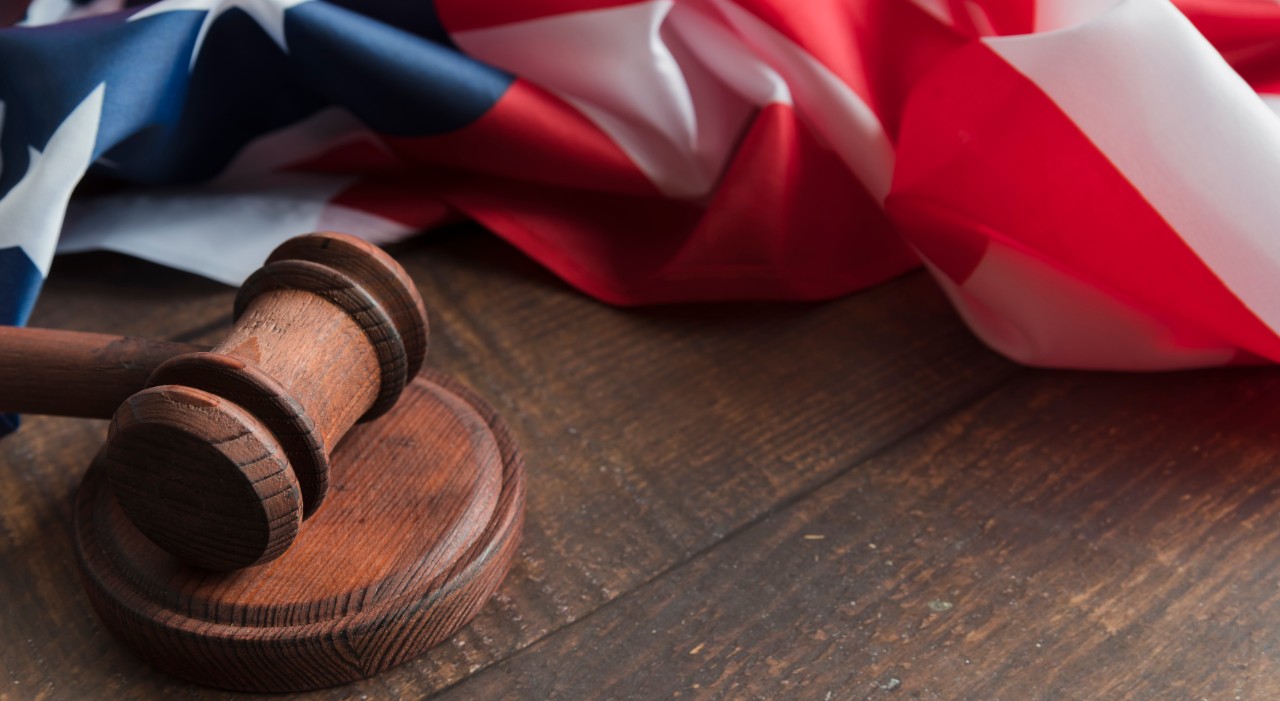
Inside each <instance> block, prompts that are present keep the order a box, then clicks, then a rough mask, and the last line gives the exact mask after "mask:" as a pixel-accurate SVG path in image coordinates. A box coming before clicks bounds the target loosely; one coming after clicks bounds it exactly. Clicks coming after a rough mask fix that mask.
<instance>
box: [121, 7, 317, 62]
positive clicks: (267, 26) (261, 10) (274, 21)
mask: <svg viewBox="0 0 1280 701" xmlns="http://www.w3.org/2000/svg"><path fill="white" fill-rule="evenodd" d="M304 2H307V0H161V2H158V3H156V4H154V5H150V6H148V7H146V8H145V9H143V10H142V11H141V12H139V13H137V14H135V15H133V16H132V17H130V18H129V21H130V22H136V21H137V20H140V19H143V18H145V17H152V16H154V15H158V14H162V13H165V12H182V11H204V12H206V13H207V14H206V15H205V18H204V22H203V23H201V25H200V33H199V34H198V35H196V44H195V46H194V47H193V48H192V50H191V63H190V64H188V66H187V68H188V70H190V69H191V68H194V67H195V65H196V57H197V56H199V55H200V47H202V46H204V38H205V35H207V34H208V33H209V27H210V26H211V25H212V24H213V23H214V21H215V20H217V19H218V16H219V15H221V14H222V13H224V12H226V11H227V10H230V9H232V8H239V9H241V10H243V11H244V12H245V14H247V15H249V16H250V17H252V18H253V21H255V22H257V23H258V26H259V27H261V28H262V31H264V32H266V33H267V36H269V37H271V39H272V40H273V41H275V43H276V45H278V46H279V47H280V48H281V50H283V51H285V52H288V50H289V47H288V46H286V45H285V41H284V13H285V12H286V11H287V10H288V9H289V8H291V7H295V6H297V5H301V4H302V3H304Z"/></svg>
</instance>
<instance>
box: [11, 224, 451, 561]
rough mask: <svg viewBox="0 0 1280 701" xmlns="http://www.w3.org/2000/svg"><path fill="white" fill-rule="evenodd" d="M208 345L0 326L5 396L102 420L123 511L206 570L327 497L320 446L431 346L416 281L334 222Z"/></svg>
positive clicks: (269, 278)
mask: <svg viewBox="0 0 1280 701" xmlns="http://www.w3.org/2000/svg"><path fill="white" fill-rule="evenodd" d="M234 319H235V323H234V326H233V328H232V329H231V332H230V333H229V334H228V335H227V337H226V338H225V339H223V340H222V342H220V343H219V344H217V345H216V346H214V347H213V348H212V349H206V348H203V347H198V346H192V345H187V344H182V343H170V342H162V341H145V340H141V339H134V338H123V337H119V336H109V335H103V334H93V333H80V332H74V331H53V330H43V329H32V328H12V327H0V411H9V412H18V413H29V414H53V415H60V416H81V417H97V418H109V419H111V423H110V427H109V430H108V434H107V441H106V444H105V445H104V446H103V447H102V450H101V451H100V452H99V454H98V457H97V458H96V459H97V460H98V461H101V463H102V464H103V465H104V466H105V469H106V473H107V476H108V481H109V484H110V485H111V488H112V490H113V492H114V494H115V497H116V499H117V501H118V502H119V504H120V507H121V510H122V511H123V512H124V514H125V515H126V516H127V517H128V518H129V520H130V521H132V522H133V524H134V525H135V526H136V527H137V528H138V530H139V531H141V532H142V533H143V534H144V535H146V536H147V537H148V538H150V539H151V540H152V541H153V542H154V543H155V544H156V545H158V546H160V547H161V548H163V549H164V550H166V551H168V552H169V553H170V554H172V555H173V556H174V557H176V558H178V559H179V560H181V561H183V562H186V563H188V564H190V565H194V566H197V567H202V568H205V569H210V570H232V569H238V568H242V567H248V566H251V565H256V564H261V563H265V562H268V561H270V560H273V559H275V558H276V557H278V556H280V555H281V554H282V553H284V552H285V550H286V549H287V548H288V547H289V545H290V544H291V543H292V542H293V540H294V538H295V537H296V535H297V533H298V529H299V526H300V524H301V521H302V520H303V519H304V518H306V517H308V516H310V515H311V514H313V513H314V512H315V511H316V509H318V508H319V507H320V505H321V503H322V502H323V501H324V497H325V492H326V490H327V487H328V476H329V456H330V455H331V454H332V452H333V449H334V446H335V445H337V443H338V441H339V440H341V439H342V437H343V436H344V435H345V434H346V433H347V431H348V430H349V429H350V428H351V427H352V426H353V425H354V424H355V423H356V422H357V421H362V420H370V419H374V418H376V417H378V416H379V415H381V414H382V413H384V412H386V411H387V410H388V409H390V408H391V407H392V406H393V405H394V404H395V402H396V400H397V399H398V398H399V396H400V392H401V390H403V389H404V387H405V385H406V384H407V382H408V381H409V380H410V379H412V378H413V377H414V376H415V375H417V373H418V371H419V369H421V367H422V362H423V360H424V358H425V357H426V353H427V345H428V323H427V315H426V310H425V308H424V307H423V303H422V298H421V296H420V295H419V294H418V291H417V288H416V287H415V286H414V284H413V282H412V281H411V280H410V279H409V276H408V275H407V274H406V273H405V271H404V269H403V268H401V267H400V266H399V265H398V264H397V263H396V262H395V261H394V260H392V259H391V257H390V256H388V255H387V254H386V253H384V252H383V251H382V250H381V249H379V248H377V247H376V246H373V245H371V244H368V243H366V242H364V241H361V240H359V239H356V238H353V237H350V236H346V235H343V234H335V233H317V234H309V235H307V236H300V237H297V238H294V239H290V240H289V241H286V242H285V243H283V244H281V245H280V246H279V247H278V248H276V249H275V251H274V252H272V253H271V255H270V257H268V258H267V261H266V264H265V265H264V266H263V267H262V268H260V269H259V270H258V271H257V272H255V273H254V274H253V275H252V276H250V277H249V278H248V280H246V281H245V283H244V285H243V286H241V288H240V290H239V292H238V293H237V295H236V298H235V307H234Z"/></svg>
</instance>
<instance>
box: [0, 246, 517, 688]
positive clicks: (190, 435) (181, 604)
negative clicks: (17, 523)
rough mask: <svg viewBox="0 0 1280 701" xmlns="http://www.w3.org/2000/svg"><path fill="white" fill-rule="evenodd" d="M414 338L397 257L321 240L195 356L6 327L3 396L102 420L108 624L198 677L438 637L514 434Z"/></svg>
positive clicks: (248, 683)
mask: <svg viewBox="0 0 1280 701" xmlns="http://www.w3.org/2000/svg"><path fill="white" fill-rule="evenodd" d="M426 347H427V326H426V317H425V313H424V312H423V310H422V302H421V299H420V298H419V297H418V295H417V293H416V290H415V289H414V288H413V285H412V283H411V282H410V281H409V280H408V278H407V276H405V274H404V272H403V270H401V269H400V268H399V266H398V265H396V264H395V263H394V261H392V260H391V259H390V258H388V257H387V256H386V255H385V254H384V253H382V252H381V251H380V250H379V249H377V248H374V247H372V246H368V245H367V244H364V243H363V242H360V241H358V240H356V239H352V238H350V237H345V236H341V235H336V234H313V235H311V236H307V237H301V238H298V239H294V240H292V241H290V242H287V243H285V244H284V245H282V246H281V247H280V248H279V249H277V250H276V251H275V252H274V253H273V254H272V256H271V257H270V258H269V259H268V261H267V265H266V266H264V268H263V269H262V270H260V271H259V272H258V273H255V275H254V276H252V277H251V278H250V279H249V280H248V281H247V282H246V284H245V286H244V287H243V288H242V289H241V291H240V294H239V295H238V297H237V300H236V325H235V328H234V329H233V330H232V332H231V334H230V335H229V336H228V337H227V339H225V340H224V341H223V342H222V343H220V344H218V345H217V346H215V347H214V348H213V349H212V350H211V351H206V350H204V349H199V348H194V347H190V346H184V345H182V344H169V343H155V342H145V341H139V340H136V339H121V338H115V337H106V336H100V335H96V334H75V333H70V332H50V331H40V330H34V329H0V410H6V411H21V412H26V413H52V414H62V415H81V416H103V417H106V416H111V417H112V423H111V427H110V431H109V434H108V440H107V443H106V445H104V447H103V449H102V450H101V451H100V452H99V454H98V456H97V458H96V459H95V460H94V463H93V465H92V466H91V467H90V469H89V470H88V472H87V473H86V475H85V477H84V480H83V482H82V484H81V487H80V491H79V494H78V497H77V509H76V527H75V531H76V536H77V546H78V548H77V551H78V554H79V561H80V566H81V572H82V574H83V578H84V582H85V585H86V589H87V591H88V592H89V596H90V599H91V600H92V602H93V604H94V606H95V608H96V609H97V611H98V613H99V614H100V615H101V617H102V619H103V621H104V622H105V623H106V624H107V625H108V627H109V628H111V629H112V630H113V632H115V634H116V635H117V636H118V637H120V638H121V639H122V640H124V641H125V642H126V643H128V644H129V645H130V646H131V647H133V648H134V650H135V651H136V652H137V653H138V654H139V655H140V656H142V657H143V658H145V659H147V660H149V661H150V662H152V663H153V664H155V665H156V666H158V667H161V668H163V669H165V670H168V671H170V672H172V673H174V674H177V675H179V676H182V677H185V678H188V679H191V680H193V681H197V682H200V683H204V684H209V685H213V686H220V687H225V688H232V689H240V690H254V691H291V690H301V689H309V688H316V687H320V686H328V685H333V684H339V683H343V682H347V681H351V680H354V679H358V678H362V677H366V676H369V675H371V674H374V673H376V672H378V671H380V670H382V669H385V668H387V667H389V666H391V665H394V664H397V663H399V662H401V661H404V660H406V659H409V658H411V657H414V656H416V655H418V654H420V653H421V652H423V651H424V650H426V649H427V648H428V647H430V646H431V645H434V644H435V643H437V642H439V641H440V640H442V639H444V638H445V637H447V636H448V635H450V634H452V633H453V632H454V631H455V630H457V629H458V628H459V627H461V626H462V625H464V624H465V623H466V622H468V621H469V620H470V619H471V617H472V616H473V615H474V614H475V612H476V611H477V610H478V609H479V607H480V606H481V605H482V604H483V603H484V602H485V601H486V600H487V599H488V597H489V596H490V595H491V594H492V592H493V591H494V590H495V589H496V588H497V586H498V584H499V583H500V582H501V580H502V577H503V576H504V575H505V573H506V571H507V569H508V568H509V566H510V562H511V558H512V556H513V555H514V551H515V546H516V543H517V541H518V537H519V530H520V526H521V522H522V518H523V502H524V468H523V462H522V460H521V458H520V455H519V452H518V450H517V449H516V446H515V444H514V442H513V441H512V439H511V436H510V434H509V432H508V431H507V429H506V428H505V426H504V425H503V423H502V421H501V419H500V418H499V417H498V416H497V415H496V414H495V413H494V412H493V411H492V410H491V409H490V408H489V407H488V406H487V405H486V404H485V402H484V401H483V400H481V399H480V398H479V397H477V396H476V395H475V394H474V393H472V392H470V391H469V390H467V389H466V388H464V387H462V386H460V385H458V384H457V383H456V382H454V381H453V380H451V379H449V378H447V377H445V376H442V375H440V374H438V373H434V372H427V373H424V374H423V376H421V377H417V378H416V379H411V378H414V376H415V375H417V374H418V371H419V368H420V367H421V364H422V360H423V357H424V355H425V352H426ZM33 359H38V360H39V363H38V364H36V363H33V362H32V360H33ZM86 380H92V381H91V382H86ZM147 385H150V386H147ZM53 387H61V388H62V391H49V390H50V388H53ZM397 398H399V399H400V401H399V402H398V403H397V401H396V400H397ZM379 415H381V418H379V419H378V420H377V421H372V422H368V423H362V424H360V425H358V426H355V427H354V428H352V426H353V424H355V423H356V421H357V420H359V419H361V418H365V419H368V418H373V417H377V416H379ZM344 435H345V438H343V436H344ZM340 441H341V442H340ZM326 495H327V496H326ZM322 501H323V502H324V508H323V509H319V508H318V507H319V506H320V504H321V502H322ZM304 517H306V520H305V521H303V520H302V519H303V518H304ZM295 541H296V542H295ZM290 543H292V546H290ZM249 565H252V566H249ZM246 566H248V567H247V568H246V569H236V568H241V567H246ZM219 570H221V571H219Z"/></svg>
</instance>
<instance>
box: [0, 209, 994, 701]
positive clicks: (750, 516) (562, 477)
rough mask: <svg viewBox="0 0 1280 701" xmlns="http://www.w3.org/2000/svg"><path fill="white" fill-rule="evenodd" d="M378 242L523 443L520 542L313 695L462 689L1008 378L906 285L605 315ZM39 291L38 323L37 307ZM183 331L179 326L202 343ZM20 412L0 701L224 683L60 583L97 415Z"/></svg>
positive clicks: (451, 241) (942, 307) (448, 352)
mask: <svg viewBox="0 0 1280 701" xmlns="http://www.w3.org/2000/svg"><path fill="white" fill-rule="evenodd" d="M396 255H397V258H398V260H400V261H401V262H402V263H403V264H405V266H406V268H407V269H408V271H409V273H410V275H411V276H412V277H413V279H414V280H415V281H416V282H417V284H418V285H419V287H420V289H421V291H422V293H423V295H424V296H425V297H426V298H428V299H430V300H431V303H432V311H433V315H434V319H433V329H432V331H433V334H434V338H433V344H432V365H433V366H435V367H438V368H441V369H443V370H445V371H447V372H449V373H450V374H453V375H456V376H459V377H461V378H462V379H463V380H464V381H466V382H467V383H468V384H470V385H472V386H474V387H476V389H477V390H478V391H479V392H480V393H481V394H482V395H484V396H485V397H487V398H489V399H490V400H491V401H493V402H494V404H495V407H496V409H497V411H498V412H500V413H501V414H502V415H503V416H505V417H506V418H507V419H508V421H509V422H510V423H511V424H512V429H513V432H514V433H515V435H516V437H517V439H518V441H519V442H520V444H521V445H523V446H524V447H525V449H526V454H527V457H528V459H529V462H530V465H531V473H530V475H529V477H530V482H529V499H528V517H527V522H526V528H525V539H524V541H523V543H524V544H523V545H522V546H521V548H520V554H519V556H518V557H517V558H516V560H515V563H514V565H513V569H512V573H511V575H510V576H509V577H508V579H507V581H506V583H505V584H504V585H503V587H502V588H501V589H500V590H499V592H498V594H497V596H496V598H495V600H494V602H493V603H492V604H491V605H490V606H488V607H487V608H486V609H485V610H483V611H482V612H481V613H480V615H479V616H477V618H476V620H475V621H474V622H473V623H472V624H471V625H470V626H468V627H467V628H466V629H464V630H463V631H462V632H461V633H459V634H458V635H455V636H453V638H451V639H450V641H449V642H448V643H447V644H445V645H443V646H440V647H438V648H436V649H435V650H433V651H432V652H431V653H430V654H429V655H426V656H424V657H421V658H418V659H415V660H413V661H410V662H407V663H405V664H403V665H401V666H399V667H397V668H395V669H393V670H391V671H389V672H387V673H384V674H381V675H379V676H377V677H375V678H373V679H369V680H365V681H362V682H358V683H355V684H351V685H348V686H345V687H342V688H339V689H333V690H329V691H321V692H315V693H314V694H311V695H310V697H312V698H335V699H337V698H350V697H354V698H359V697H360V696H362V695H367V696H369V697H370V698H422V697H425V696H427V695H430V694H431V693H433V692H436V691H438V690H440V689H443V688H446V687H448V686H449V685H451V684H455V683H457V682H459V681H461V680H464V679H466V678H467V677H468V676H470V675H472V674H475V673H477V672H479V671H480V670H483V669H484V668H485V667H487V666H489V665H491V664H493V663H495V662H497V661H500V660H502V659H504V658H507V657H509V656H510V655H512V654H513V653H515V652H518V651H519V650H521V649H523V648H526V647H528V646H529V645H531V644H534V643H536V642H537V641H539V640H541V639H543V638H546V637H547V636H550V635H553V634H554V633H555V632H556V631H558V630H561V629H562V628H565V627H566V626H571V625H572V624H574V622H576V621H581V620H583V619H587V618H588V617H591V616H592V614H593V612H595V611H598V610H600V609H601V608H602V607H606V606H607V605H609V603H610V602H613V601H615V600H618V599H619V598H620V597H624V596H626V595H627V594H628V593H629V592H632V591H635V590H636V589H637V588H639V587H642V586H644V585H645V584H646V583H647V582H651V581H656V580H660V579H662V578H664V577H665V576H666V573H668V572H675V571H678V570H679V568H680V566H681V565H682V564H683V563H686V562H688V561H690V560H691V559H696V558H697V557H698V554H699V553H701V552H703V551H706V550H707V549H708V548H711V547H713V546H715V545H716V544H717V543H720V542H722V541H725V540H726V539H727V538H731V537H732V536H733V534H735V533H738V532H739V531H740V530H741V529H743V528H744V527H748V526H749V524H752V523H753V522H755V521H757V520H758V519H760V518H762V517H764V516H766V515H768V514H770V513H773V512H776V511H778V510H779V509H783V508H785V506H786V505H787V504H789V503H791V502H792V501H794V500H795V499H797V498H800V497H802V496H803V495H805V494H808V493H809V492H811V491H813V490H815V489H820V488H822V486H823V485H825V484H826V483H827V482H828V480H830V479H831V477H832V476H834V475H836V474H839V473H840V472H842V471H843V470H845V469H846V468H848V466H849V465H851V464H855V463H858V462H860V461H861V460H863V459H865V458H866V457H868V456H870V455H873V454H875V453H877V452H878V451H880V450H882V449H883V448H884V447H885V446H887V445H891V444H893V443H894V442H896V441H900V440H902V439H903V438H904V437H906V436H909V435H911V434H912V433H913V432H914V431H916V430H918V429H919V427H920V426H922V425H925V424H927V423H928V422H930V421H932V420H934V419H936V418H937V417H939V416H943V415H946V414H948V413H950V412H952V411H954V410H955V408H956V407H958V406H963V405H966V404H967V403H969V402H971V401H972V400H973V398H974V397H978V396H982V395H984V394H985V393H987V392H989V391H991V390H992V388H994V387H998V386H999V385H1001V384H1002V383H1003V382H1006V381H1007V380H1008V379H1009V378H1010V377H1011V376H1014V375H1015V374H1016V373H1017V372H1018V371H1017V370H1016V369H1015V368H1013V366H1011V365H1009V364H1008V363H1006V362H1004V361H1002V360H1001V359H999V358H997V357H996V356H994V355H993V354H991V353H990V352H988V351H986V350H985V349H983V348H982V347H981V345H980V344H978V343H977V342H976V341H975V340H974V339H973V338H972V337H971V336H970V335H969V334H968V332H967V331H966V330H964V328H963V326H962V325H961V324H960V322H959V320H958V319H956V317H955V315H954V314H953V313H952V312H951V310H950V308H949V307H948V305H947V304H946V302H945V300H944V299H943V297H942V295H941V294H940V293H938V292H937V290H936V289H935V288H934V287H933V286H932V283H931V282H930V281H929V280H928V279H927V278H925V277H923V276H910V277H907V278H904V279H902V280H899V281H896V282H894V283H891V284H889V285H886V286H884V287H882V288H878V289H876V290H873V291H870V292H868V293H864V294H859V295H854V296H852V297H849V298H847V299H843V300H839V301H836V302H832V303H828V304H820V305H771V304H737V305H705V306H699V305H694V306H683V307H668V308H657V309H649V310H620V309H614V308H610V307H606V306H603V305H600V304H597V303H594V302H592V301H590V300H588V299H585V298H583V297H582V296H581V295H579V294H577V293H575V292H573V291H572V290H569V289H567V288H566V287H565V286H563V285H562V284H560V283H559V282H557V281H555V280H553V279H552V278H550V277H549V276H548V275H546V274H545V273H543V272H541V271H540V270H538V269H537V268H536V267H535V266H533V265H532V264H531V263H529V262H528V261H526V260H524V259H523V258H522V257H520V256H519V255H518V254H517V253H515V252H514V251H512V250H511V249H509V248H507V247H505V246H503V245H501V244H499V243H497V242H496V241H494V240H493V239H491V238H489V237H484V236H474V235H470V234H461V233H459V234H457V235H454V236H448V235H446V236H435V237H432V238H429V239H427V240H424V241H422V242H420V243H414V244H410V245H407V246H402V247H399V248H398V249H397V250H396ZM82 272H83V275H84V276H87V277H90V278H91V276H92V271H90V270H84V271H82ZM58 284H59V283H58V281H57V279H56V277H55V278H54V279H53V280H51V281H50V285H51V287H53V286H56V285H58ZM68 284H70V283H68ZM175 284H176V283H175ZM199 284H203V283H199ZM74 286H75V287H76V289H77V290H78V291H80V292H82V293H87V292H88V291H91V290H92V289H93V284H92V283H91V282H86V281H85V280H84V279H77V281H76V282H75V285H74ZM173 294H174V295H175V296H177V297H182V295H183V294H185V293H181V292H177V293H173ZM59 299H65V298H59ZM152 303H153V304H154V302H152ZM43 304H44V302H43V300H42V302H41V305H42V306H41V307H40V308H38V309H37V320H36V321H35V322H34V323H42V322H41V321H40V320H39V315H40V314H42V313H49V314H53V313H54V310H49V311H48V312H45V311H44V308H43ZM57 313H58V314H70V312H68V311H65V310H59V311H58V312H57ZM166 323H170V324H171V323H172V321H171V320H169V321H167V322H166ZM194 328H195V329H196V331H197V332H196V333H191V334H189V335H185V336H184V340H191V341H202V342H211V341H216V340H217V337H218V336H219V335H220V331H218V330H216V329H215V330H214V331H212V332H208V333H205V334H203V335H201V334H200V333H199V332H198V331H199V330H200V328H201V327H199V326H195V327H194ZM97 330H103V331H113V330H114V329H113V328H110V327H108V328H99V329H97ZM181 332H182V329H181V328H179V329H178V331H177V332H175V335H176V333H181ZM135 333H136V332H135ZM157 335H159V334H157ZM169 337H170V338H173V337H174V335H171V336H169ZM28 424H29V425H28V426H27V428H26V429H24V430H23V431H22V432H20V433H19V434H17V435H15V436H12V437H10V438H8V439H5V440H4V441H2V442H0V464H2V465H5V466H6V469H4V470H0V480H2V481H3V483H2V484H0V487H4V489H0V514H2V517H3V518H4V519H5V521H4V528H5V529H6V530H5V531H4V532H3V535H4V538H0V548H3V549H2V550H0V595H3V596H4V597H7V599H6V598H0V607H5V608H4V609H2V610H0V611H2V613H0V615H4V616H7V617H9V618H11V619H13V620H14V625H13V626H12V627H8V628H0V660H2V662H3V665H4V666H5V668H7V669H8V671H9V678H10V679H11V680H18V681H20V682H22V683H21V684H19V685H17V686H19V687H24V688H25V689H24V691H23V692H21V694H22V695H20V696H15V698H27V697H29V696H37V695H38V694H37V691H38V692H39V693H42V694H44V695H45V696H46V697H48V698H79V697H82V696H84V695H86V694H90V693H92V694H109V695H111V696H113V697H115V698H121V699H126V698H151V697H155V696H161V695H163V696H165V697H169V698H223V697H225V695H224V694H221V693H220V692H215V691H212V690H208V689H202V688H200V687H194V686H190V685H186V684H184V683H182V682H179V681H177V680H174V679H173V678H171V677H168V676H167V675H164V674H161V673H159V672H156V671H154V670H153V669H151V668H149V667H147V666H145V665H143V664H142V663H140V662H138V661H137V660H135V659H134V658H133V657H132V656H131V655H130V654H128V653H127V652H126V651H125V650H123V649H122V648H121V647H120V646H118V645H116V644H115V643H113V642H112V641H111V640H110V638H109V637H107V636H106V634H105V633H104V632H103V631H102V629H101V628H100V626H99V624H98V623H97V622H96V619H95V618H94V617H93V615H92V613H91V612H90V611H89V608H88V605H87V602H86V601H85V600H84V598H83V596H82V595H81V593H80V592H79V588H78V584H76V583H75V576H74V566H73V564H72V563H73V560H72V558H71V555H70V552H71V551H70V546H69V545H68V543H69V537H70V536H69V533H68V526H67V525H66V524H67V523H69V520H70V514H69V510H68V508H67V506H66V504H68V503H69V499H70V493H71V489H72V488H73V486H74V481H73V479H71V478H68V477H67V476H66V475H65V472H66V465H83V464H87V462H88V461H89V459H90V458H91V457H92V454H93V450H94V447H95V446H94V445H93V443H94V441H95V440H96V441H97V442H99V443H100V442H101V436H100V434H99V433H97V432H99V431H100V430H101V428H100V426H97V427H95V425H93V424H91V423H89V422H82V421H67V420H54V419H32V420H31V421H29V422H28ZM57 469H62V470H63V471H64V473H58V474H54V473H55V470H57ZM71 472H74V470H71ZM60 475H61V476H60ZM304 528H305V526H304ZM42 612H48V613H42ZM45 616H56V617H57V623H56V624H55V623H51V622H50V621H49V620H48V619H47V618H45ZM10 651H12V652H10ZM558 669H559V667H558V666H556V667H555V668H553V669H549V670H548V671H547V673H548V674H552V673H556V672H557V671H558ZM29 690H35V691H30V693H28V691H29ZM13 693H18V692H13Z"/></svg>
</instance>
